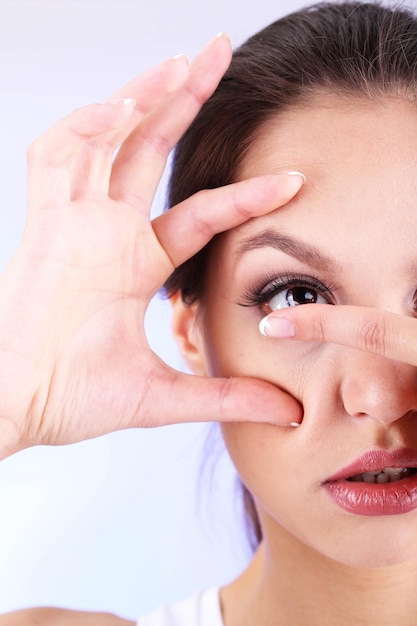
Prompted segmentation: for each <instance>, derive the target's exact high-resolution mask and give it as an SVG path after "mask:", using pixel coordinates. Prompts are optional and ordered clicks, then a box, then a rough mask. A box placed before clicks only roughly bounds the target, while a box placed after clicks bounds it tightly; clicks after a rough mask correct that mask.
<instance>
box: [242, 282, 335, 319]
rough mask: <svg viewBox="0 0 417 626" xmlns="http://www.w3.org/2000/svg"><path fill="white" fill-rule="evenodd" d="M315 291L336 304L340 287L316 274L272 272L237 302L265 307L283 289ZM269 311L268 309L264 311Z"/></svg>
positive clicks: (247, 305)
mask: <svg viewBox="0 0 417 626" xmlns="http://www.w3.org/2000/svg"><path fill="white" fill-rule="evenodd" d="M303 288H305V289H306V290H310V291H314V292H316V293H317V294H318V295H320V296H322V297H323V298H324V299H325V300H326V301H327V302H328V303H329V304H335V299H334V296H333V294H334V292H335V291H337V289H338V288H339V287H338V285H337V284H335V283H333V284H330V285H326V284H324V283H323V282H322V281H319V280H318V279H317V278H315V277H314V276H308V275H305V274H288V273H285V274H272V275H268V276H264V277H263V278H262V279H261V280H259V281H258V283H257V284H255V285H254V286H252V287H249V288H248V289H247V290H246V291H245V293H244V294H243V295H242V298H241V299H239V300H238V302H237V304H239V305H240V306H245V307H251V306H258V307H260V308H263V306H265V305H267V304H268V302H269V301H270V300H271V299H272V298H273V297H274V296H276V295H277V294H279V293H280V292H282V291H285V290H290V289H303ZM264 312H267V311H264Z"/></svg>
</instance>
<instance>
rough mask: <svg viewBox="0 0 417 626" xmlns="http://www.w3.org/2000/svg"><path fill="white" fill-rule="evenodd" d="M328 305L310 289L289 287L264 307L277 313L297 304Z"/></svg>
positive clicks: (324, 299) (322, 297)
mask: <svg viewBox="0 0 417 626" xmlns="http://www.w3.org/2000/svg"><path fill="white" fill-rule="evenodd" d="M316 303H318V304H329V301H328V300H326V298H325V297H324V296H322V295H320V294H319V293H318V292H317V291H316V290H315V289H311V288H310V287H291V288H289V289H282V290H281V291H279V292H278V293H276V294H275V295H274V296H273V297H272V298H271V299H270V300H268V301H267V302H265V305H266V306H267V308H268V309H269V310H270V311H278V310H279V309H285V308H287V307H289V306H298V305H299V304H316Z"/></svg>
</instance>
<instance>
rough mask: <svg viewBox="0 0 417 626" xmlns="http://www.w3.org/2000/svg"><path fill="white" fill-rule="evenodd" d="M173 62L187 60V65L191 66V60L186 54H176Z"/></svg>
mask: <svg viewBox="0 0 417 626" xmlns="http://www.w3.org/2000/svg"><path fill="white" fill-rule="evenodd" d="M172 59H173V61H179V60H180V59H185V60H186V61H187V64H188V65H190V59H189V57H188V56H187V55H186V54H176V55H175V56H174V57H172Z"/></svg>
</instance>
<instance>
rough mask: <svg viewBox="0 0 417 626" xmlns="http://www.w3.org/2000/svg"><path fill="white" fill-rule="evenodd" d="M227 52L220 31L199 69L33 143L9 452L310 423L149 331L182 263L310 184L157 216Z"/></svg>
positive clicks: (10, 282) (172, 75) (241, 191)
mask: <svg viewBox="0 0 417 626" xmlns="http://www.w3.org/2000/svg"><path fill="white" fill-rule="evenodd" d="M230 58H231V49H230V44H229V41H228V39H227V38H226V37H224V36H221V37H218V38H216V39H215V40H213V41H212V42H211V43H210V44H209V45H208V46H207V47H206V48H205V49H204V50H203V52H202V53H201V54H200V55H199V56H198V57H197V58H196V60H195V61H194V62H193V64H192V65H191V66H189V64H188V61H187V59H186V58H185V57H178V58H175V59H171V60H169V61H166V62H164V63H162V64H161V65H160V66H158V67H157V68H155V69H153V70H151V71H150V72H148V73H146V74H145V75H143V76H141V77H139V78H137V79H136V80H134V81H132V82H131V83H130V84H129V85H127V86H126V87H124V88H123V89H121V90H120V91H119V92H118V93H116V94H115V95H114V96H113V97H112V98H111V101H108V102H106V103H104V104H98V105H91V106H89V107H86V108H82V109H79V110H77V111H75V112H74V113H72V114H71V115H69V116H68V117H67V118H65V119H64V120H62V121H61V122H58V123H57V124H56V125H55V126H54V127H52V128H51V129H50V130H49V131H47V132H46V134H45V135H44V136H42V137H41V138H40V139H38V140H37V141H35V143H34V144H33V145H32V147H31V148H30V149H29V153H28V163H29V210H28V220H27V226H26V230H25V233H24V237H23V240H22V243H21V245H20V247H19V249H18V251H17V253H16V254H15V256H14V258H13V259H12V261H11V263H10V265H9V266H8V267H7V268H6V270H5V272H4V274H3V275H2V276H1V278H0V371H1V378H0V407H1V408H0V458H2V457H5V456H7V455H8V454H11V453H13V452H15V451H17V450H19V449H21V448H24V447H27V446H29V445H35V444H64V443H69V442H74V441H79V440H81V439H86V438H89V437H94V436H97V435H101V434H104V433H107V432H110V431H113V430H118V429H123V428H131V427H139V426H142V427H150V426H159V425H163V424H169V423H175V422H186V421H203V420H254V421H270V422H273V423H283V424H289V423H290V422H292V421H299V420H300V417H301V415H300V414H301V408H300V406H299V405H298V403H296V401H295V400H294V399H293V398H291V397H290V396H288V395H287V394H285V393H284V392H281V391H280V390H278V389H276V388H275V387H274V386H272V385H269V384H267V383H264V382H261V381H256V380H250V379H247V380H246V379H242V380H239V379H208V378H207V379H206V378H198V377H195V376H188V375H186V374H183V373H179V372H177V371H175V370H173V369H171V368H170V367H168V366H167V365H166V364H165V363H163V362H162V361H161V360H160V359H159V358H158V357H157V356H156V355H155V354H154V353H153V352H152V351H151V350H150V348H149V346H148V344H147V341H146V337H145V333H144V327H143V321H144V315H145V311H146V308H147V305H148V303H149V300H150V299H151V297H152V296H153V295H154V294H155V293H156V292H157V291H158V290H159V289H160V287H161V286H162V285H163V283H164V282H165V280H166V279H167V277H168V276H169V275H170V273H171V272H172V270H173V269H174V266H175V265H178V264H180V263H182V262H183V261H184V260H185V259H187V258H188V257H190V256H192V255H193V254H194V253H195V252H197V251H198V250H199V249H200V248H201V247H203V246H204V245H205V244H206V243H207V242H208V241H209V240H210V238H211V237H212V236H213V235H214V234H215V233H217V232H220V231H223V230H226V229H228V228H231V227H233V226H236V225H238V224H240V223H242V222H244V221H246V220H248V219H249V218H251V217H253V216H257V215H261V214H264V213H266V212H268V211H270V210H273V209H276V208H277V207H279V206H281V205H282V204H285V203H286V202H287V201H288V200H290V198H291V197H292V196H293V195H294V194H295V193H296V192H297V191H298V189H299V187H300V186H301V182H302V181H301V179H300V177H298V176H287V175H280V176H265V177H261V178H259V179H253V180H249V181H244V182H242V183H238V184H234V185H230V186H228V187H224V188H220V189H214V190H210V191H203V192H200V193H198V194H196V195H195V196H193V197H191V198H189V199H188V200H186V201H185V202H183V203H181V204H180V205H178V206H176V207H174V208H172V209H171V210H170V211H169V212H168V213H166V214H164V215H163V216H161V217H159V218H157V219H156V220H154V221H153V222H151V221H150V219H149V210H150V206H151V202H152V199H153V196H154V193H155V190H156V187H157V185H158V182H159V180H160V177H161V175H162V172H163V169H164V166H165V163H166V159H167V157H168V154H169V152H170V150H171V149H172V148H173V146H174V145H175V143H176V142H177V141H178V139H179V138H180V136H181V135H182V133H183V132H184V131H185V130H186V128H187V126H188V125H189V124H190V123H191V121H192V120H193V118H194V117H195V115H196V114H197V113H198V111H199V109H200V107H201V105H202V103H203V102H204V101H205V100H206V99H207V98H208V97H209V96H210V95H211V93H212V92H213V91H214V89H215V88H216V86H217V84H218V82H219V80H220V78H221V76H222V75H223V73H224V71H225V69H226V68H227V66H228V64H229V62H230ZM116 149H119V150H118V154H117V157H116V158H114V153H115V150H116Z"/></svg>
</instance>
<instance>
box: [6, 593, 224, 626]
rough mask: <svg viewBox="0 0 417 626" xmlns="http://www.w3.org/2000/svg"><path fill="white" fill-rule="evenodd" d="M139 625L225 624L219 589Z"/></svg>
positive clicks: (148, 617)
mask: <svg viewBox="0 0 417 626" xmlns="http://www.w3.org/2000/svg"><path fill="white" fill-rule="evenodd" d="M0 626H1V625H0ZM138 626H223V619H222V615H221V609H220V599H219V589H217V588H214V589H209V590H206V591H200V592H198V593H196V594H194V595H193V596H191V597H190V598H187V599H186V600H182V601H180V602H176V603H175V604H169V605H164V606H162V607H160V608H159V609H158V610H157V611H154V612H153V613H150V614H148V615H145V616H143V617H141V618H140V619H139V621H138Z"/></svg>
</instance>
